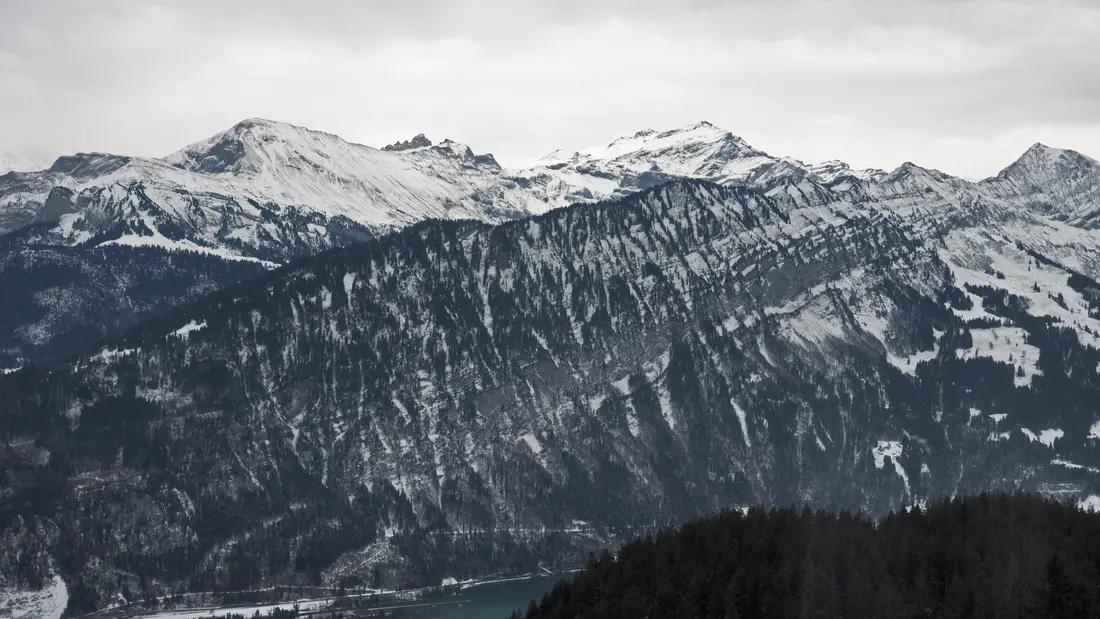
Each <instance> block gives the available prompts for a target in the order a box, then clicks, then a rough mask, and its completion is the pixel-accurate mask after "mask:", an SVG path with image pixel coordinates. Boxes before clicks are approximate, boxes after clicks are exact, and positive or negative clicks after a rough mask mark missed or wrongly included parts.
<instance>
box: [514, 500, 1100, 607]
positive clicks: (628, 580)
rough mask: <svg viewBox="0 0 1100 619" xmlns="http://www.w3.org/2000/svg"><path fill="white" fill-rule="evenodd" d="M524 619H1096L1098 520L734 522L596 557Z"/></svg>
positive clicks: (993, 511) (733, 515)
mask: <svg viewBox="0 0 1100 619" xmlns="http://www.w3.org/2000/svg"><path fill="white" fill-rule="evenodd" d="M521 616H522V617H525V619H565V618H569V619H573V618H576V619H604V618H611V617H651V618H657V617H669V618H678V619H679V618H682V619H689V618H691V619H702V618H705V619H735V618H744V619H749V618H764V617H776V618H779V617H792V618H793V617H800V618H801V617H806V618H810V617H821V618H823V619H824V618H829V619H833V618H850V619H856V618H864V617H867V618H870V617H874V618H876V619H894V618H899V619H901V618H906V619H908V618H915V617H928V618H958V619H962V618H981V619H1047V618H1050V619H1055V618H1057V619H1063V618H1064V619H1071V618H1072V619H1087V618H1091V617H1100V514H1096V513H1087V512H1084V511H1082V510H1079V509H1077V508H1075V507H1072V506H1067V505H1064V504H1060V503H1058V502H1055V501H1051V500H1045V499H1041V498H1038V497H1034V496H1025V495H1017V496H1009V495H1001V494H982V495H979V496H974V497H967V498H957V499H955V500H951V501H948V500H944V501H941V502H937V503H935V504H932V505H929V506H928V507H927V508H926V509H924V510H923V511H922V510H919V509H914V510H910V511H903V512H898V513H892V514H890V515H888V516H887V517H885V518H884V519H882V520H879V521H875V520H871V519H868V518H866V517H863V516H860V515H857V514H852V513H850V512H846V511H842V512H840V513H838V514H833V513H826V512H824V511H817V512H814V511H811V510H810V509H809V508H804V509H802V510H801V511H799V510H796V509H793V508H788V509H778V508H773V509H771V510H770V511H768V510H765V509H763V508H753V509H750V510H747V511H746V512H741V511H726V512H723V513H722V514H720V515H718V516H714V517H712V518H708V519H703V520H698V521H695V522H692V523H690V524H687V525H685V526H684V527H682V528H681V529H680V530H678V531H673V530H668V531H665V532H662V533H660V534H657V535H651V536H646V537H645V538H641V539H638V540H636V541H634V542H632V543H630V544H628V545H627V546H625V547H624V548H622V549H621V550H620V551H619V552H618V553H617V554H616V555H612V554H610V553H608V552H604V553H603V554H602V555H600V556H598V557H595V556H594V557H592V559H591V560H590V561H589V564H588V566H587V568H586V569H585V570H584V571H583V572H582V573H581V574H580V575H579V576H578V577H577V578H576V579H575V580H574V581H571V582H570V581H562V582H559V583H558V584H557V585H556V586H555V587H554V589H553V590H552V591H551V592H550V593H548V594H546V596H545V597H544V598H543V600H542V602H541V603H536V602H534V601H532V602H531V605H530V606H529V608H528V609H527V611H526V613H523V614H522V615H521V614H520V613H515V614H514V615H513V619H516V618H518V617H521Z"/></svg>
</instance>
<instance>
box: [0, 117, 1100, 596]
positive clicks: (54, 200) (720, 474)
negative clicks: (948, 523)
mask: <svg viewBox="0 0 1100 619" xmlns="http://www.w3.org/2000/svg"><path fill="white" fill-rule="evenodd" d="M1098 206H1100V164H1098V163H1097V162H1096V161H1095V160H1093V159H1091V158H1089V157H1087V156H1085V155H1082V154H1080V153H1076V152H1074V151H1067V150H1059V149H1055V148H1051V147H1048V146H1045V145H1041V144H1036V145H1035V146H1033V147H1032V148H1030V149H1029V150H1028V151H1027V152H1026V153H1025V154H1024V155H1023V156H1022V157H1021V158H1020V159H1019V160H1018V161H1016V162H1015V163H1013V164H1012V165H1010V166H1008V167H1007V168H1005V170H1003V171H1002V172H1001V173H1000V174H998V175H997V176H996V177H993V178H990V179H986V180H983V181H980V182H976V183H975V182H969V181H965V180H962V179H959V178H955V177H952V176H950V175H947V174H944V173H942V172H938V171H936V170H930V169H926V168H922V167H920V166H917V165H915V164H912V163H906V164H903V165H902V166H900V167H898V168H897V169H895V170H892V171H880V170H853V169H852V168H850V167H849V166H847V165H845V164H843V163H840V162H828V163H823V164H819V165H807V164H804V163H802V162H799V161H796V160H793V159H787V158H780V157H774V156H771V155H768V154H766V153H763V152H761V151H758V150H756V149H754V148H752V147H751V146H749V145H748V144H746V143H745V142H744V141H743V140H741V139H740V138H738V137H736V136H734V135H732V134H730V133H729V132H726V131H723V130H721V129H718V128H717V127H714V126H713V125H711V124H709V123H698V124H694V125H691V126H688V127H684V128H680V129H676V130H671V131H664V132H656V131H642V132H639V133H637V134H635V135H632V136H628V137H624V138H620V139H618V140H615V141H613V142H611V143H610V144H609V145H607V146H606V147H602V148H598V149H590V150H588V151H584V152H561V151H559V152H555V153H553V154H551V155H549V156H547V157H546V158H544V159H542V160H540V161H539V162H537V163H536V165H535V166H533V167H531V168H530V169H524V170H504V169H503V168H501V166H500V165H498V164H497V163H496V161H495V159H493V157H492V156H491V155H477V154H474V152H473V151H472V150H470V149H469V148H467V147H465V146H461V145H458V144H456V143H454V142H451V141H444V142H441V143H439V144H434V143H432V142H431V141H430V140H429V139H428V138H426V137H424V136H417V137H415V138H413V139H411V140H408V141H405V142H401V143H398V144H394V145H391V146H388V147H386V148H383V149H373V148H369V147H365V146H358V145H353V144H349V143H347V142H344V141H343V140H340V139H339V138H337V137H335V136H331V135H328V134H323V133H318V132H314V131H310V130H306V129H302V128H298V127H293V126H290V125H285V124H280V123H274V122H271V121H261V120H249V121H245V122H243V123H241V124H239V125H237V126H235V127H233V128H231V129H230V130H229V131H227V132H224V133H222V134H219V135H218V136H215V137H214V138H211V139H210V140H207V141H205V142H202V143H199V144H196V145H193V146H190V147H187V148H185V149H183V150H182V151H180V152H178V153H175V154H172V155H169V156H168V157H165V158H162V159H139V158H128V157H117V156H113V155H76V156H73V157H63V158H61V159H58V160H57V162H55V163H54V164H53V166H52V167H51V168H50V169H48V170H43V171H38V172H33V173H9V174H7V175H4V176H0V213H2V215H0V217H2V221H3V222H6V223H4V224H3V225H5V226H7V229H8V230H9V232H8V233H7V234H6V235H5V236H4V237H2V238H0V251H2V252H3V253H2V254H0V261H2V262H0V269H2V270H0V290H4V291H5V292H6V293H7V294H8V296H9V298H14V297H19V298H20V299H22V300H21V301H20V303H22V304H23V305H22V307H23V310H22V313H20V314H19V316H18V317H14V318H9V319H7V320H8V323H7V324H6V325H5V328H6V329H10V331H9V333H10V335H6V336H4V337H5V338H6V339H5V341H4V345H5V346H6V347H7V350H8V351H9V352H8V355H9V359H10V367H11V369H14V368H16V367H19V366H24V367H23V369H21V370H18V371H10V372H9V373H7V374H6V375H5V376H2V377H0V394H3V397H4V401H5V407H4V409H3V412H2V413H0V522H3V523H10V524H6V525H5V526H4V528H3V530H0V538H3V539H4V544H6V546H5V547H9V548H16V549H18V552H16V553H11V554H9V555H8V558H7V559H6V560H5V561H3V562H2V563H0V573H2V574H4V575H5V577H6V578H8V579H9V582H17V583H21V584H23V585H25V584H26V583H31V584H35V585H42V584H46V583H49V582H54V583H56V582H61V583H63V586H62V587H61V588H62V589H64V590H65V591H67V595H68V596H69V597H68V599H69V603H70V608H71V610H73V611H74V612H75V611H86V610H90V609H93V608H102V607H104V606H107V605H111V604H119V603H123V604H130V603H136V602H138V601H140V600H143V599H150V600H151V599H154V598H157V597H163V596H166V595H169V594H172V593H178V592H182V591H209V590H231V589H240V588H246V587H255V586H262V585H270V584H274V583H282V584H287V583H306V582H308V583H312V584H323V585H333V586H335V585H337V584H339V583H349V582H375V583H378V582H381V583H382V584H384V585H386V586H392V585H395V584H411V583H425V582H428V583H433V582H438V581H439V579H440V578H442V577H455V578H463V577H470V576H477V575H482V574H486V573H490V572H493V571H495V570H499V569H502V568H507V567H513V568H514V567H517V566H522V565H527V566H530V565H533V563H532V562H533V561H537V560H556V559H560V558H561V557H563V556H583V552H584V551H585V549H587V548H590V547H592V546H593V545H599V544H605V543H610V542H612V541H613V540H616V539H621V537H622V536H625V535H630V534H632V533H636V532H639V531H645V530H651V529H652V528H654V527H660V526H665V525H668V524H673V523H677V522H681V521H683V520H685V519H688V518H692V517H695V516H699V515H702V514H705V513H708V512H712V511H715V510H718V509H721V508H723V507H736V506H748V505H752V504H765V505H775V504H782V505H787V504H808V505H814V506H825V507H832V508H844V509H850V510H863V511H865V512H868V513H872V514H883V513H885V512H887V511H890V510H906V509H919V508H920V507H921V506H922V505H923V504H924V503H925V502H926V501H928V500H930V499H934V498H938V497H944V496H953V495H956V494H962V493H972V492H977V491H982V490H991V489H999V490H1026V491H1033V492H1039V493H1043V494H1046V495H1049V496H1054V497H1057V498H1060V499H1063V500H1066V501H1071V502H1082V503H1085V504H1092V503H1100V498H1097V497H1100V414H1098V413H1097V410H1096V407H1095V404H1094V403H1095V402H1096V401H1097V396H1100V374H1098V372H1100V283H1098V282H1097V281H1096V279H1095V278H1096V277H1098V276H1100V231H1098V230H1096V229H1095V228H1094V222H1095V220H1096V211H1097V207H1098ZM150 268H153V269H154V271H153V272H152V273H150V272H149V269H150ZM100 282H104V283H100ZM104 291H107V292H106V294H105V293H104ZM94 295H98V296H94ZM158 299H159V300H160V301H158ZM93 322H94V323H96V324H97V325H99V326H98V327H97V328H94V329H93V328H91V326H90V325H91V323H93ZM104 325H106V326H104ZM86 332H90V333H86ZM59 334H60V335H59ZM66 334H67V335H66ZM75 335H80V336H81V337H80V338H75ZM74 338H75V339H74ZM76 340H78V341H76ZM70 341H73V343H72V344H71V345H70V344H69V342H70ZM120 598H121V600H120Z"/></svg>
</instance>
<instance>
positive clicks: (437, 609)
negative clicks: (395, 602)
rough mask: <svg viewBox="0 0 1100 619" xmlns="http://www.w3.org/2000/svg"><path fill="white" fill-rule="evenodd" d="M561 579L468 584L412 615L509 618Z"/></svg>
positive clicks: (455, 618)
mask: <svg viewBox="0 0 1100 619" xmlns="http://www.w3.org/2000/svg"><path fill="white" fill-rule="evenodd" d="M561 578H562V577H561V576H554V577H546V578H531V579H528V580H514V581H511V582H500V583H493V584H488V585H480V586H478V587H471V588H469V589H466V590H464V591H463V592H462V593H461V594H459V595H457V596H455V597H453V598H447V600H446V602H445V603H442V604H437V605H434V606H430V607H422V608H419V609H417V612H416V613H415V614H413V616H414V617H417V618H425V619H427V618H431V619H508V615H509V614H511V612H512V611H513V610H523V609H526V608H527V603H528V602H530V601H531V600H535V601H539V600H541V599H542V596H543V594H544V593H546V592H547V591H549V590H550V589H552V588H553V587H554V583H556V582H557V581H558V580H560V579H561Z"/></svg>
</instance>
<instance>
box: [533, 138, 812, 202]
mask: <svg viewBox="0 0 1100 619" xmlns="http://www.w3.org/2000/svg"><path fill="white" fill-rule="evenodd" d="M783 161H785V160H781V159H779V158H776V157H772V156H771V155H768V154H767V153H764V152H762V151H759V150H757V149H755V148H753V147H752V146H750V145H749V144H748V143H746V142H745V141H744V140H743V139H741V138H739V137H737V136H735V135H734V134H732V133H730V132H729V131H726V130H724V129H720V128H719V127H716V126H714V125H713V124H711V123H709V122H706V121H703V122H699V123H695V124H692V125H687V126H685V127H680V128H678V129H672V130H668V131H660V132H659V131H655V130H652V129H646V130H642V131H639V132H637V133H635V134H634V135H630V136H625V137H621V138H618V139H616V140H614V141H612V142H611V143H609V144H606V145H604V146H597V147H592V148H588V149H585V150H582V151H578V152H572V153H571V152H569V151H564V150H559V151H555V152H553V153H551V154H550V155H547V156H546V157H544V158H543V159H541V160H540V161H538V162H537V163H536V165H535V166H533V167H531V168H530V169H526V170H520V171H517V172H515V173H514V174H513V175H514V176H515V177H517V178H522V179H524V180H525V181H526V184H528V185H529V186H530V187H531V189H532V190H534V191H535V192H537V196H538V202H541V203H542V204H544V205H545V206H543V207H542V208H553V207H559V206H565V205H568V204H572V203H575V202H585V201H594V200H603V199H608V198H612V197H616V196H622V195H627V194H630V193H633V192H635V191H639V190H642V189H646V188H648V187H652V186H654V185H657V184H660V183H662V182H667V181H669V180H671V179H674V178H696V179H706V180H710V181H714V182H717V183H723V184H732V183H741V182H748V181H751V180H753V179H754V178H755V177H759V176H761V175H762V174H763V173H764V172H766V171H767V170H769V169H771V168H772V167H774V166H776V165H778V164H780V163H781V162H783ZM787 161H789V160H787ZM795 164H796V165H795V168H796V170H797V171H798V172H802V173H806V172H809V169H808V168H807V167H806V166H804V165H803V164H801V163H797V162H795ZM536 208H538V206H537V205H536V206H534V207H532V208H531V210H535V209H536Z"/></svg>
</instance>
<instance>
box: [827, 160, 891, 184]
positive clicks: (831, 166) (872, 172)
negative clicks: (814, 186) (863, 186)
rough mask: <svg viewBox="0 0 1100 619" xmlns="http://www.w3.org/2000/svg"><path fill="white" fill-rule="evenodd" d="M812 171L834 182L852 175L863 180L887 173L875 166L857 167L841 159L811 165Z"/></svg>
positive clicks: (873, 178) (828, 181)
mask: <svg viewBox="0 0 1100 619" xmlns="http://www.w3.org/2000/svg"><path fill="white" fill-rule="evenodd" d="M810 171H811V172H813V173H814V174H815V175H816V176H817V177H818V178H820V179H821V180H823V181H825V182H826V183H832V182H834V181H836V180H838V179H840V178H843V177H852V178H856V179H859V180H861V181H871V180H876V179H879V178H882V177H883V176H885V175H886V172H885V171H883V170H879V169H875V168H865V169H858V170H857V169H855V168H853V167H852V166H850V165H848V164H847V163H845V162H843V161H840V160H839V159H832V160H830V161H823V162H821V163H817V164H814V165H812V166H810Z"/></svg>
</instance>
